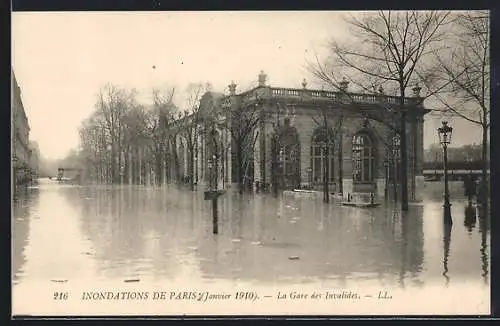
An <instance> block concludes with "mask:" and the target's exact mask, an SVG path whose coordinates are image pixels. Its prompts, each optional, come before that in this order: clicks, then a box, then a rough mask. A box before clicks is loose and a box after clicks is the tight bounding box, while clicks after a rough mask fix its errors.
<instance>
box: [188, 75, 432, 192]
mask: <svg viewBox="0 0 500 326" xmlns="http://www.w3.org/2000/svg"><path fill="white" fill-rule="evenodd" d="M266 77H267V76H266V75H265V74H264V73H263V72H261V74H260V75H259V85H258V87H256V88H254V89H251V90H249V91H246V92H243V93H240V94H237V92H236V85H235V84H234V83H232V84H231V85H229V89H230V94H229V95H228V96H224V95H222V94H218V93H207V94H205V95H204V96H203V98H202V101H201V103H200V112H204V114H205V116H207V117H209V116H215V115H218V116H219V118H218V119H217V120H218V122H214V121H213V120H210V119H200V120H199V121H200V122H199V132H198V133H197V135H196V139H197V141H196V148H195V150H194V151H193V153H194V154H193V159H192V161H193V174H194V175H193V177H194V178H195V179H196V181H197V183H207V182H209V181H210V180H211V177H213V176H214V175H215V176H216V179H217V180H218V183H219V185H220V187H229V186H231V185H234V184H235V183H238V181H239V180H241V182H242V183H243V184H246V185H248V186H257V187H265V186H269V185H271V184H273V181H275V182H276V183H275V184H278V185H279V188H280V189H282V190H284V189H295V188H308V189H311V188H312V189H321V187H322V184H323V181H324V179H325V177H326V174H328V180H329V184H330V189H331V191H336V192H342V193H343V194H345V193H358V192H359V193H375V194H377V195H378V196H379V197H382V196H387V195H390V194H397V193H398V192H399V189H398V187H400V186H399V184H400V180H399V179H400V173H399V170H400V168H401V163H400V161H401V160H400V156H401V155H400V154H401V153H400V146H399V145H400V144H399V142H400V141H399V138H400V137H399V135H398V133H397V132H395V130H396V129H397V128H398V124H397V122H398V121H399V119H396V118H395V117H396V116H398V115H397V114H396V113H397V112H398V110H399V105H398V104H399V100H400V99H399V98H398V97H394V96H387V95H385V94H384V93H383V89H379V91H378V92H377V93H376V94H358V93H351V92H349V85H348V83H347V82H346V81H344V82H343V83H342V85H341V88H342V91H338V92H332V91H323V90H313V89H308V88H307V83H306V81H305V80H304V82H303V85H302V86H303V88H301V89H294V88H281V87H271V86H269V85H267V84H266ZM419 91H420V89H419V88H418V86H417V87H415V88H414V89H413V96H412V97H407V98H405V99H404V101H405V105H404V107H405V110H406V112H407V113H406V116H407V123H406V135H407V137H406V138H407V153H408V155H407V157H408V169H407V171H408V187H409V197H410V199H414V200H418V197H419V195H420V194H421V192H422V187H423V168H422V167H423V164H422V163H423V122H424V116H425V114H426V113H427V112H428V111H429V110H427V109H425V108H424V107H423V105H422V101H421V98H420V96H419ZM207 121H211V122H210V123H209V124H210V125H211V127H210V126H208V125H207ZM250 125H251V127H253V126H255V127H254V128H250V129H252V130H251V132H250V133H251V135H246V137H243V138H246V140H245V142H246V143H245V144H243V146H242V145H241V144H238V142H237V141H236V139H235V138H237V137H235V134H236V136H238V133H237V132H236V133H235V132H234V131H235V128H245V127H249V126H250ZM245 131H248V128H247V129H245ZM214 133H215V134H216V135H217V137H218V138H217V139H218V141H219V143H218V144H220V145H216V146H218V147H219V148H218V149H217V150H216V152H215V154H214V152H213V150H211V148H210V147H211V145H210V144H212V143H214V142H213V141H212V139H213V137H212V136H210V135H213V134H214ZM239 135H241V133H240V134H239ZM182 143H183V142H182V141H181V142H180V144H181V145H180V146H181V151H180V154H181V155H180V156H183V157H184V159H183V160H189V156H190V155H189V151H186V148H185V146H184V145H182ZM212 147H213V146H212ZM238 148H239V149H238ZM326 148H328V154H327V151H326ZM326 157H328V160H326ZM186 162H187V161H186ZM214 162H215V163H214ZM238 162H240V163H238ZM241 162H243V164H241ZM183 166H184V167H185V168H184V172H185V175H190V172H189V170H190V169H187V168H186V167H187V166H189V164H184V165H183ZM326 168H328V173H327V172H326ZM214 169H216V171H215V170H214ZM210 171H212V172H210ZM239 171H241V173H240V172H239ZM210 173H215V174H210Z"/></svg>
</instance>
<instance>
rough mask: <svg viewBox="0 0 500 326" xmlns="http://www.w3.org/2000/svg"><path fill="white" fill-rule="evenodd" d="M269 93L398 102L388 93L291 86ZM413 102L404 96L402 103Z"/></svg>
mask: <svg viewBox="0 0 500 326" xmlns="http://www.w3.org/2000/svg"><path fill="white" fill-rule="evenodd" d="M271 95H272V96H273V97H291V98H293V97H304V95H305V96H306V99H307V97H308V96H309V97H311V98H313V99H325V100H332V99H333V100H334V101H337V102H341V101H342V102H345V101H349V100H350V101H353V102H356V103H380V102H387V103H389V104H395V105H397V104H399V97H397V96H389V95H375V94H359V93H343V92H332V91H319V90H307V89H305V90H300V89H293V88H271ZM412 102H415V99H413V98H405V99H404V103H405V104H410V103H412Z"/></svg>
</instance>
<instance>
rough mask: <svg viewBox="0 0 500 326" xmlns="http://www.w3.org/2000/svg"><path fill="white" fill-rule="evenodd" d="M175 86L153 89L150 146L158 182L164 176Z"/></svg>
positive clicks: (172, 118) (174, 107)
mask: <svg viewBox="0 0 500 326" xmlns="http://www.w3.org/2000/svg"><path fill="white" fill-rule="evenodd" d="M174 94H175V88H169V89H163V90H160V89H158V88H155V89H153V108H152V109H153V110H152V112H151V115H150V119H149V120H150V122H151V123H150V128H151V129H150V130H151V140H152V142H151V147H152V150H153V156H154V165H155V172H156V173H155V176H156V182H157V183H158V184H160V183H162V182H163V181H165V180H164V178H165V177H166V165H167V164H166V159H167V157H168V154H167V153H168V149H169V136H170V133H171V132H172V128H170V126H171V124H172V122H173V120H174V119H175V114H176V112H177V107H176V106H175V104H174V103H173V97H174Z"/></svg>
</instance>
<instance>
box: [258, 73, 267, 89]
mask: <svg viewBox="0 0 500 326" xmlns="http://www.w3.org/2000/svg"><path fill="white" fill-rule="evenodd" d="M266 80H267V75H266V74H265V73H264V70H261V71H260V74H259V86H260V87H264V86H266Z"/></svg>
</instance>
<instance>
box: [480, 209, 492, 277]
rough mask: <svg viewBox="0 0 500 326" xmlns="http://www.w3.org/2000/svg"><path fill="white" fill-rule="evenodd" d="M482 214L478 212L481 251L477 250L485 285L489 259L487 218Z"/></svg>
mask: <svg viewBox="0 0 500 326" xmlns="http://www.w3.org/2000/svg"><path fill="white" fill-rule="evenodd" d="M483 214H484V212H480V215H479V233H480V235H481V249H480V250H479V252H480V254H481V270H482V274H481V276H482V278H483V281H484V283H485V284H489V263H490V262H489V259H488V233H489V216H488V215H483Z"/></svg>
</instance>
